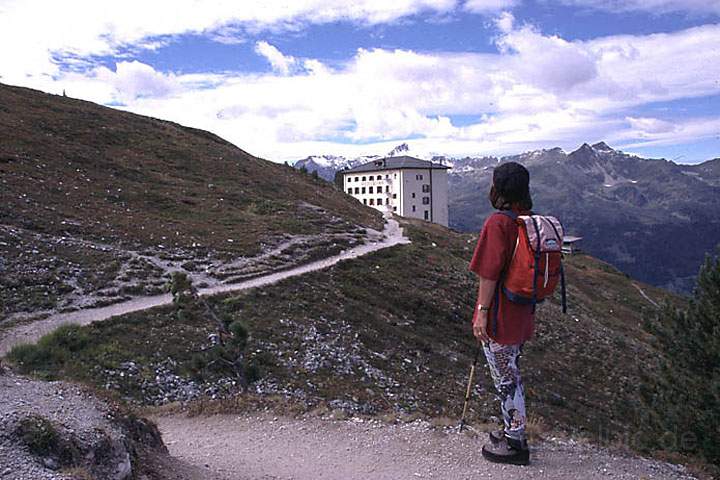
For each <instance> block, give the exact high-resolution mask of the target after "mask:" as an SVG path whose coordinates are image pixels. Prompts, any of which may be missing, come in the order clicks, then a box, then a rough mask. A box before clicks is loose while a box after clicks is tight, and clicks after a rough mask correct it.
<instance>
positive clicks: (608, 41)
mask: <svg viewBox="0 0 720 480" xmlns="http://www.w3.org/2000/svg"><path fill="white" fill-rule="evenodd" d="M271 1H272V0H271ZM278 1H279V0H278ZM28 3H30V4H31V3H33V2H28ZM160 3H162V2H160ZM341 3H342V4H343V5H345V6H346V8H345V9H343V8H341ZM485 4H486V5H488V3H487V2H486V3H485ZM22 5H24V4H20V3H14V2H11V3H3V4H2V6H0V41H4V42H6V43H5V44H7V42H8V41H10V40H12V42H11V44H13V45H15V44H17V45H20V47H19V48H18V49H17V50H15V49H4V50H3V51H2V53H0V55H1V56H2V58H0V75H3V79H2V80H0V81H4V82H9V83H18V84H22V85H28V86H34V87H36V88H40V89H42V90H45V91H50V92H55V93H60V92H61V91H62V89H67V91H68V94H69V95H70V96H74V97H81V98H85V99H89V100H93V101H97V102H100V103H110V102H117V101H121V102H124V103H125V104H126V107H124V108H126V109H128V110H131V111H134V112H137V113H142V114H146V115H151V116H155V117H160V118H165V119H170V120H174V121H177V122H180V123H183V124H186V125H189V126H194V127H198V128H204V129H207V130H211V131H213V132H215V133H217V134H219V135H221V136H223V137H225V138H227V139H228V140H230V141H232V142H234V143H236V144H237V145H238V146H240V147H241V148H243V149H245V150H248V151H250V152H252V153H254V154H257V155H260V156H264V157H266V158H271V159H274V160H292V159H297V158H300V157H302V156H305V155H309V154H314V153H335V154H339V153H345V154H361V153H385V152H387V151H389V150H390V148H392V144H394V143H395V142H397V141H400V140H404V139H408V138H412V139H415V140H413V145H414V146H415V145H417V146H418V148H420V149H424V150H426V151H435V152H438V153H442V152H445V153H450V154H459V155H462V154H478V153H511V152H517V151H518V150H522V149H525V148H536V147H544V146H549V145H552V146H554V145H560V146H563V147H566V146H572V145H576V144H578V143H582V142H583V141H586V140H588V141H589V140H591V139H598V140H599V139H602V138H607V139H610V140H615V141H618V142H624V143H627V144H628V145H635V144H637V145H640V144H642V145H645V144H648V143H652V142H655V143H657V144H670V143H672V142H679V141H687V139H688V138H692V137H693V135H694V136H696V137H697V138H706V137H707V135H710V133H709V132H711V131H712V128H715V127H716V126H717V125H716V122H715V123H714V122H713V121H712V120H711V119H689V120H685V121H683V122H679V125H678V126H677V127H676V128H669V125H668V124H667V123H668V122H670V123H671V124H674V123H675V122H673V121H671V119H670V120H669V119H656V118H651V117H648V116H645V115H640V114H637V113H633V109H634V108H635V107H637V106H639V105H644V104H647V103H649V102H660V101H670V100H677V99H683V98H690V97H702V96H706V95H717V94H720V83H718V81H717V79H718V78H720V53H718V52H717V50H716V49H714V48H712V47H713V46H714V45H716V44H717V43H718V40H719V39H720V25H706V26H702V27H697V28H691V29H687V30H682V31H678V32H674V33H668V34H657V35H645V36H640V35H638V36H633V35H622V36H610V37H604V38H597V39H593V40H588V41H568V40H566V39H563V38H561V37H559V36H553V35H545V34H543V33H542V32H540V31H538V30H537V29H536V28H533V27H532V26H530V25H516V23H515V21H514V18H513V16H512V14H511V13H509V12H504V13H500V14H499V16H498V17H497V18H496V26H497V28H498V31H499V34H498V35H499V36H498V38H497V39H496V41H497V45H498V47H499V52H496V53H462V52H452V53H450V52H445V53H443V52H433V53H423V52H415V51H411V50H402V49H397V50H383V49H360V50H358V51H357V52H356V54H355V55H354V56H353V57H352V58H350V59H348V60H347V61H346V62H345V63H343V64H333V66H332V68H331V67H330V66H328V65H327V64H325V63H323V61H321V60H320V59H315V58H301V57H297V58H296V57H292V56H288V55H285V54H283V53H282V52H281V51H279V50H278V49H277V48H276V47H275V46H273V45H271V44H269V43H267V42H264V41H261V42H257V43H256V45H255V48H256V51H257V52H258V54H260V55H262V56H264V57H265V58H267V60H268V62H269V63H270V65H271V66H272V67H273V71H272V72H268V73H264V74H257V73H253V74H246V73H241V72H222V73H213V72H206V73H198V74H193V75H187V74H180V73H173V72H161V71H157V70H156V69H155V68H153V67H152V66H151V65H147V64H143V63H140V62H128V61H119V62H118V63H117V64H116V67H115V71H112V70H111V69H108V68H105V67H93V68H90V69H86V70H82V69H80V70H79V71H75V72H68V71H64V70H62V69H60V68H59V67H58V65H57V64H56V63H55V62H53V61H52V58H51V57H50V56H49V52H55V54H63V52H64V53H65V54H67V53H68V52H69V53H73V54H75V55H78V60H77V61H78V62H80V63H79V65H81V66H82V65H83V64H82V62H83V61H85V60H86V59H87V55H89V54H91V53H92V54H96V53H103V52H105V53H111V52H112V51H113V49H115V48H117V47H118V46H120V45H124V44H137V43H138V42H141V43H143V44H144V45H153V44H154V43H155V42H162V41H167V39H165V40H163V38H164V37H162V35H165V34H166V35H173V34H176V33H178V32H188V31H191V32H203V34H204V35H221V36H222V37H223V41H227V42H232V41H236V40H237V41H241V40H242V38H241V37H242V35H243V31H244V30H243V28H249V27H248V26H249V25H252V26H253V28H264V27H266V26H267V28H270V26H272V28H294V26H297V25H298V23H301V22H316V23H318V22H323V21H330V20H328V19H333V18H341V19H355V20H356V21H358V22H362V23H372V22H381V21H386V20H387V19H393V18H395V19H397V18H402V16H407V15H412V14H413V13H414V12H418V11H424V10H430V11H434V12H437V13H443V12H446V11H451V10H452V9H453V8H454V6H456V5H459V3H457V2H454V1H444V2H431V1H430V0H427V1H412V0H403V1H398V2H381V1H379V0H378V1H371V0H365V1H359V2H355V3H353V4H352V5H351V7H347V4H346V3H345V2H335V1H329V2H328V1H326V2H320V1H319V0H318V1H314V0H313V1H310V0H302V1H301V0H298V2H292V3H291V4H287V5H286V4H283V5H286V8H285V9H284V10H283V9H281V8H279V7H278V5H280V3H278V4H277V5H276V7H277V8H276V9H275V10H282V11H281V12H278V11H265V10H272V8H267V9H259V8H257V6H256V3H255V2H247V8H245V4H243V5H244V6H243V9H238V8H237V7H236V6H235V5H236V4H235V3H234V2H229V3H225V2H218V3H217V4H213V5H210V4H208V7H207V9H197V11H196V10H192V9H190V10H187V9H188V8H190V7H189V6H188V5H190V4H189V3H186V2H185V1H184V0H180V1H178V2H177V3H173V4H172V5H173V7H172V8H173V11H174V12H177V14H176V15H173V16H172V17H173V18H170V19H168V18H166V17H167V15H165V14H164V13H163V14H162V15H161V14H160V13H158V12H156V11H155V8H156V7H155V4H154V2H150V3H149V4H148V5H147V8H148V9H149V12H148V14H147V15H148V17H147V18H145V17H143V18H142V19H140V18H138V19H135V18H130V17H140V16H139V15H134V16H133V15H129V14H126V13H124V14H119V15H118V17H117V18H111V17H112V15H110V14H106V13H105V12H104V11H101V10H103V9H101V8H97V7H95V6H94V5H95V4H94V3H88V5H89V7H88V10H83V9H77V8H76V9H75V10H73V7H72V6H68V5H67V4H64V6H63V7H62V8H60V7H57V6H56V3H53V4H48V5H50V7H49V8H50V10H51V11H50V12H48V15H51V16H52V15H57V16H58V20H57V22H55V23H61V22H60V20H62V18H67V14H68V12H73V14H74V15H77V16H78V17H79V19H78V20H77V22H76V24H77V29H73V28H69V27H65V30H67V32H64V31H63V32H59V31H58V29H57V28H56V26H55V23H54V22H47V29H38V30H37V31H36V30H33V32H32V36H33V40H30V39H29V37H28V32H26V31H24V30H27V29H26V28H25V29H22V28H19V27H17V26H16V25H15V24H14V21H20V20H21V19H20V18H19V17H12V15H11V20H13V21H11V20H8V18H6V13H7V12H8V10H7V9H8V8H9V9H10V10H11V11H12V12H14V13H13V15H16V14H18V12H20V11H21V10H22V8H21V6H22ZM463 5H464V8H469V7H468V5H469V4H468V3H465V4H463ZM166 6H167V5H166ZM108 8H109V9H110V10H112V9H113V8H115V7H108ZM313 8H314V10H313ZM184 9H185V10H184ZM223 9H225V10H223ZM253 9H254V10H253ZM66 10H67V11H66ZM239 10H242V11H239ZM78 12H79V13H78ZM187 12H195V15H194V16H193V15H190V14H188V13H187ZM63 15H66V17H63ZM91 15H98V16H99V18H100V22H99V23H97V24H96V23H94V21H90V20H89V18H90V16H91ZM153 16H155V18H153ZM185 16H189V17H193V18H182V19H179V18H175V17H185ZM194 17H197V18H194ZM310 17H312V18H310ZM43 18H44V16H43ZM43 18H40V19H38V16H37V15H36V14H35V15H31V16H28V17H27V21H28V22H38V21H39V22H45V20H43ZM239 18H244V19H245V20H242V21H241V20H238V19H239ZM232 19H234V20H232ZM248 19H250V20H248ZM103 22H104V23H103ZM243 22H245V23H243ZM11 24H12V25H11ZM29 24H33V23H29ZM7 26H10V27H11V28H14V30H13V32H14V35H16V37H13V36H12V35H13V34H9V33H7V32H6V31H5V30H4V29H3V27H7ZM41 26H45V24H43V25H41ZM74 26H75V24H72V25H70V27H74ZM16 27H17V28H16ZM53 29H55V30H54V31H53ZM76 30H77V31H76ZM163 32H164V33H163ZM23 35H24V36H23ZM157 35H161V37H160V38H158V37H157ZM20 39H25V40H22V41H21V40H20ZM25 54H27V55H29V57H28V61H25V57H23V55H25ZM6 60H7V61H6ZM27 75H30V76H27ZM455 115H464V116H471V117H472V118H474V120H472V121H471V122H470V124H469V125H466V124H463V125H453V123H452V121H451V119H452V118H453V116H455ZM467 122H468V121H467V120H466V121H465V123H467ZM671 126H672V125H671ZM716 132H717V129H716ZM351 142H356V144H353V143H351ZM637 142H640V143H637ZM388 146H390V148H388Z"/></svg>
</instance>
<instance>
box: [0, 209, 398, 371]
mask: <svg viewBox="0 0 720 480" xmlns="http://www.w3.org/2000/svg"><path fill="white" fill-rule="evenodd" d="M376 237H377V240H376V241H370V242H369V243H365V244H363V245H358V246H357V247H353V248H350V249H348V250H345V251H344V252H342V253H340V254H338V255H334V256H332V257H327V258H323V259H321V260H316V261H314V262H310V263H307V264H305V265H300V266H298V267H294V268H290V269H287V270H282V271H280V272H275V273H270V274H267V275H262V276H259V277H256V278H252V279H250V280H246V281H244V282H239V283H231V284H222V285H217V286H214V287H210V288H204V289H200V291H199V293H200V295H203V296H208V295H215V294H218V293H223V292H234V291H240V290H247V289H250V288H257V287H263V286H265V285H270V284H273V283H277V282H279V281H280V280H284V279H286V278H290V277H295V276H298V275H303V274H305V273H308V272H313V271H316V270H322V269H325V268H328V267H331V266H333V265H335V264H336V263H338V262H340V261H342V260H350V259H353V258H357V257H360V256H362V255H367V254H368V253H372V252H375V251H377V250H382V249H384V248H388V247H392V246H395V245H401V244H407V243H410V240H409V239H408V238H407V237H405V236H404V235H403V231H402V228H400V224H399V223H398V222H397V220H394V219H392V218H388V219H387V221H386V223H385V228H384V230H383V231H382V233H380V232H376ZM170 303H172V295H171V294H169V293H166V294H162V295H154V296H150V297H140V298H134V299H132V300H128V301H126V302H120V303H115V304H113V305H108V306H106V307H99V308H88V309H82V310H78V311H74V312H67V313H60V314H57V315H52V316H49V317H47V318H44V319H42V320H37V321H35V322H32V323H28V324H21V325H18V326H17V327H14V328H11V329H9V330H8V331H6V332H4V333H3V334H0V335H2V336H1V337H0V358H1V357H3V356H5V355H6V354H7V353H8V352H9V351H10V350H11V349H12V348H13V347H14V346H15V345H19V344H23V343H33V342H36V341H37V340H38V339H39V338H40V337H42V336H43V335H46V334H48V333H50V332H52V331H53V330H55V329H56V328H58V327H60V326H61V325H65V324H77V325H87V324H89V323H92V322H99V321H102V320H107V319H108V318H111V317H115V316H118V315H124V314H126V313H131V312H138V311H141V310H147V309H148V308H153V307H158V306H161V305H167V304H170Z"/></svg>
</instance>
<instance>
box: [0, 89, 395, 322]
mask: <svg viewBox="0 0 720 480" xmlns="http://www.w3.org/2000/svg"><path fill="white" fill-rule="evenodd" d="M0 138H2V139H3V140H2V142H0V259H1V260H2V262H0V322H1V321H2V317H3V316H4V315H9V314H11V313H16V312H33V311H38V310H42V309H53V308H63V306H64V304H63V302H62V301H61V300H62V299H63V297H64V296H68V295H74V296H75V297H78V298H80V297H83V296H86V295H88V294H89V293H96V292H97V291H99V290H103V289H104V290H105V291H103V292H102V294H103V295H104V297H106V298H107V301H108V302H112V301H116V300H117V299H119V298H122V297H123V296H127V295H132V294H143V293H145V294H148V293H156V292H157V290H158V288H159V287H160V286H161V285H162V279H161V278H159V277H161V275H158V274H157V273H158V272H156V271H155V270H157V268H156V265H155V266H154V265H153V263H152V262H148V261H146V260H147V259H137V258H136V263H137V265H135V266H133V268H124V265H125V264H126V263H127V262H129V261H131V260H132V259H133V258H134V257H135V256H136V255H135V254H136V253H138V252H139V253H147V254H148V255H151V256H159V257H161V258H160V260H177V261H179V262H180V263H183V262H188V261H191V260H194V259H196V258H198V257H203V258H205V257H208V258H209V257H212V258H213V259H219V260H225V261H227V260H229V259H231V258H237V257H238V256H248V255H256V254H258V253H260V252H261V251H263V248H264V247H266V246H268V245H275V244H277V243H278V242H281V241H283V240H285V239H287V238H288V236H289V235H299V234H302V235H305V236H310V235H321V234H328V235H337V234H341V233H347V232H353V231H355V230H356V229H357V225H361V226H369V227H375V228H379V227H380V225H381V219H380V216H379V214H377V212H375V211H374V210H371V209H366V208H362V207H361V205H360V204H359V203H358V202H357V201H355V200H353V199H351V198H349V197H348V196H346V195H344V194H343V193H342V192H339V191H337V190H336V189H335V188H333V187H332V185H331V184H329V183H327V182H324V181H322V180H320V179H316V178H313V177H312V176H310V175H303V174H301V173H300V172H298V171H296V170H294V169H293V168H291V167H287V166H285V165H278V164H276V163H272V162H269V161H265V160H262V159H259V158H256V157H254V156H252V155H250V154H248V153H246V152H244V151H242V150H240V149H239V148H237V147H235V146H234V145H232V144H230V143H228V142H226V141H224V140H222V139H220V138H218V137H216V136H215V135H212V134H210V133H208V132H204V131H200V130H195V129H191V128H186V127H182V126H180V125H177V124H174V123H171V122H165V121H160V120H156V119H152V118H148V117H143V116H139V115H134V114H131V113H127V112H122V111H119V110H114V109H111V108H106V107H101V106H99V105H95V104H93V103H90V102H85V101H80V100H75V99H71V98H65V97H61V96H56V95H49V94H45V93H41V92H38V91H34V90H30V89H25V88H19V87H10V86H5V85H1V84H0ZM316 207H321V208H316ZM156 263H157V262H156ZM113 280H117V281H115V282H114V285H113ZM123 289H127V291H125V290H123ZM101 296H102V295H101ZM80 300H83V299H82V298H80ZM75 303H76V304H80V305H84V304H87V303H90V302H84V303H83V301H78V302H75ZM92 303H93V304H100V303H102V299H94V300H93V302H92ZM73 306H77V305H75V304H73Z"/></svg>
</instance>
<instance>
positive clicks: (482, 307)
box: [477, 304, 490, 312]
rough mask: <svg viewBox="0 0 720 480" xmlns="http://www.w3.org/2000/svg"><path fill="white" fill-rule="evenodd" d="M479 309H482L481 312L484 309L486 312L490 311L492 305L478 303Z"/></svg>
mask: <svg viewBox="0 0 720 480" xmlns="http://www.w3.org/2000/svg"><path fill="white" fill-rule="evenodd" d="M477 309H478V310H480V311H481V312H482V311H485V312H489V311H490V307H489V306H487V305H482V304H478V307H477Z"/></svg>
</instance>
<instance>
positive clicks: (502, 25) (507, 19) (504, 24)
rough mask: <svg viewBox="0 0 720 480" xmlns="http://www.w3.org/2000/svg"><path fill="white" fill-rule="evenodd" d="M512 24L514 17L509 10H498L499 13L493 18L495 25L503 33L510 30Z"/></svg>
mask: <svg viewBox="0 0 720 480" xmlns="http://www.w3.org/2000/svg"><path fill="white" fill-rule="evenodd" d="M514 24H515V17H514V16H513V14H512V13H510V12H500V15H498V17H497V18H496V19H495V25H496V26H497V28H498V30H500V32H502V33H505V34H507V33H510V32H512V29H513V25H514Z"/></svg>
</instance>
